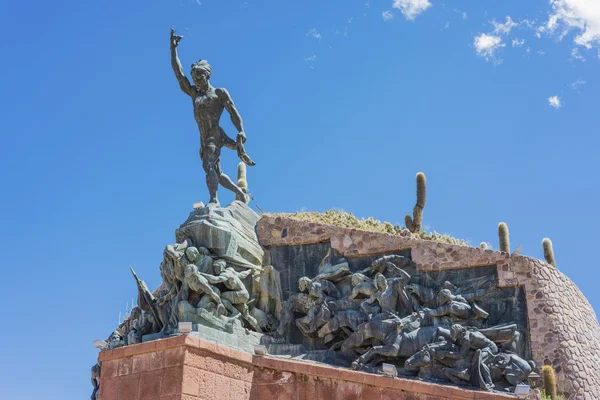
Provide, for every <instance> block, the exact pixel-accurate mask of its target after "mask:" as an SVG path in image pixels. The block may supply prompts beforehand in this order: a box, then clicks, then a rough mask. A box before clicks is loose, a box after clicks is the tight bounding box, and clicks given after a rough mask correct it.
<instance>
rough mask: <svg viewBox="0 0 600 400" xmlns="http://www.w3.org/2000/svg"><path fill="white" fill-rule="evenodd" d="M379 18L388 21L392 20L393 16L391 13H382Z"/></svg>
mask: <svg viewBox="0 0 600 400" xmlns="http://www.w3.org/2000/svg"><path fill="white" fill-rule="evenodd" d="M381 17H382V18H383V20H384V21H390V20H392V19H394V14H392V12H391V11H384V12H382V13H381Z"/></svg>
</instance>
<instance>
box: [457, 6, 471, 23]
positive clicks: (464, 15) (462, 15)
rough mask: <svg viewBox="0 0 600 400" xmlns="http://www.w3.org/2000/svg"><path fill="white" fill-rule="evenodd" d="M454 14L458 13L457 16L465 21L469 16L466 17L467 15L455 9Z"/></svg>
mask: <svg viewBox="0 0 600 400" xmlns="http://www.w3.org/2000/svg"><path fill="white" fill-rule="evenodd" d="M454 12H456V13H459V14H460V16H461V18H462V19H463V20H465V19H467V18H469V16H468V15H467V13H466V12H464V11H461V10H459V9H457V8H455V9H454Z"/></svg>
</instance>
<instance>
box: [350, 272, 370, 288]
mask: <svg viewBox="0 0 600 400" xmlns="http://www.w3.org/2000/svg"><path fill="white" fill-rule="evenodd" d="M369 280H370V279H369V278H367V277H366V276H364V275H363V274H360V273H356V274H352V286H357V285H360V284H361V283H363V282H367V281H369Z"/></svg>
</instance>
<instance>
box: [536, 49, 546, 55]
mask: <svg viewBox="0 0 600 400" xmlns="http://www.w3.org/2000/svg"><path fill="white" fill-rule="evenodd" d="M538 54H539V55H540V56H543V55H544V54H546V52H545V51H544V50H538Z"/></svg>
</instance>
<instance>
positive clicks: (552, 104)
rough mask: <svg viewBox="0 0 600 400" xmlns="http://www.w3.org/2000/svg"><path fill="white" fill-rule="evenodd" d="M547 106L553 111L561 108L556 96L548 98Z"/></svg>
mask: <svg viewBox="0 0 600 400" xmlns="http://www.w3.org/2000/svg"><path fill="white" fill-rule="evenodd" d="M548 104H549V105H550V107H552V108H555V109H559V108H560V107H561V106H562V104H560V99H559V98H558V96H550V97H548Z"/></svg>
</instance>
